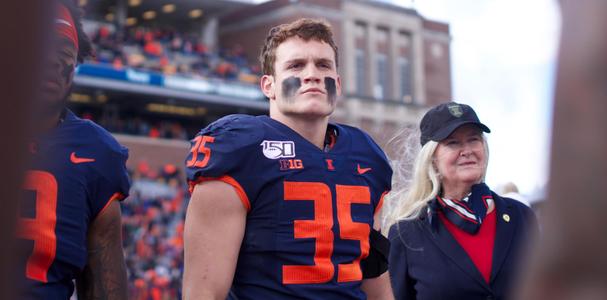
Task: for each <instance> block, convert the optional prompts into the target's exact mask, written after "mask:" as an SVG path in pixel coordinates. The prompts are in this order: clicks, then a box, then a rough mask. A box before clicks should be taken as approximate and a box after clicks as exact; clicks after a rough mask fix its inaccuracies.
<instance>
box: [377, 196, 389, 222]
mask: <svg viewBox="0 0 607 300" xmlns="http://www.w3.org/2000/svg"><path fill="white" fill-rule="evenodd" d="M389 192H390V191H385V192H383V193H382V194H381V196H380V197H379V203H377V206H376V207H375V212H374V213H373V216H374V217H375V216H376V215H377V213H378V212H380V211H381V207H382V206H383V205H384V197H386V195H388V193H389Z"/></svg>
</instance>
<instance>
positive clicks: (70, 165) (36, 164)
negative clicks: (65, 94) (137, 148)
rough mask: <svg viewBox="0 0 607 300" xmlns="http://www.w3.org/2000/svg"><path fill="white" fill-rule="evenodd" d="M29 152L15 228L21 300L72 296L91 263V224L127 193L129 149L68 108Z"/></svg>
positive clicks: (67, 297)
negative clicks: (20, 250)
mask: <svg viewBox="0 0 607 300" xmlns="http://www.w3.org/2000/svg"><path fill="white" fill-rule="evenodd" d="M31 151H32V152H33V153H32V161H31V167H30V168H29V170H28V171H27V173H26V178H25V183H24V186H23V187H24V192H25V195H24V197H23V201H22V203H21V205H20V213H19V214H20V217H19V224H18V227H17V230H18V236H19V237H20V238H21V242H20V244H21V246H22V247H23V254H24V255H23V257H22V261H21V263H22V264H20V270H19V272H20V274H23V275H22V276H23V284H22V286H21V287H22V293H21V296H20V297H19V299H69V297H70V296H71V294H72V292H73V289H74V288H73V284H72V280H73V279H74V278H75V277H76V276H78V274H79V273H80V272H81V271H82V269H83V268H84V266H85V265H86V262H87V244H86V241H87V232H88V228H89V225H90V224H91V222H92V221H93V220H94V219H95V217H96V216H97V215H98V214H99V213H100V212H101V211H102V210H103V209H104V208H105V207H106V206H107V205H108V204H109V203H110V202H111V201H113V200H122V199H124V198H125V197H126V196H127V195H128V190H129V179H128V174H127V172H126V166H125V162H126V160H127V157H128V152H127V150H126V148H124V147H122V146H121V145H120V144H118V142H116V140H115V139H114V138H113V137H112V136H111V135H110V134H109V133H108V132H107V131H105V130H104V129H102V128H101V127H99V126H97V125H96V124H94V123H92V122H90V121H86V120H82V119H79V118H77V117H76V116H75V115H74V114H73V113H72V112H70V111H66V114H65V118H64V121H63V122H61V124H59V125H58V126H57V128H55V129H53V130H52V131H51V132H50V133H49V134H48V135H46V136H45V137H44V138H42V139H40V140H38V141H36V143H35V144H33V146H32V149H31Z"/></svg>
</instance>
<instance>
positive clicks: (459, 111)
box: [448, 104, 464, 118]
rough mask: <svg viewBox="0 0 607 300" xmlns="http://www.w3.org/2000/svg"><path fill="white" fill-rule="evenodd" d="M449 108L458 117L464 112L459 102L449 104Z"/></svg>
mask: <svg viewBox="0 0 607 300" xmlns="http://www.w3.org/2000/svg"><path fill="white" fill-rule="evenodd" d="M448 108H449V112H450V113H451V115H452V116H454V117H456V118H459V117H461V116H462V115H463V114H464V111H463V110H462V107H461V106H460V105H459V104H453V105H449V106H448Z"/></svg>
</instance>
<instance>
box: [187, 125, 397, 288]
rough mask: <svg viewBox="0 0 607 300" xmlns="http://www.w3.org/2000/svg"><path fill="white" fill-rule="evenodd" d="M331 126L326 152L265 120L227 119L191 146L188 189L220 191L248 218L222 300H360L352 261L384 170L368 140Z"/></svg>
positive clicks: (382, 186) (363, 243) (364, 244)
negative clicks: (212, 183) (231, 193)
mask: <svg viewBox="0 0 607 300" xmlns="http://www.w3.org/2000/svg"><path fill="white" fill-rule="evenodd" d="M329 126H330V128H331V129H333V130H335V131H336V133H337V138H336V140H335V143H334V144H333V145H332V148H331V149H330V150H329V151H323V150H321V149H319V148H318V147H316V146H315V145H313V144H312V143H310V142H309V141H307V140H306V139H304V138H303V137H302V136H300V135H299V134H297V133H296V132H295V131H293V130H292V129H290V128H289V127H287V126H285V125H283V124H282V123H280V122H278V121H276V120H273V119H271V118H269V117H267V116H259V117H253V116H246V115H231V116H227V117H224V118H222V119H220V120H218V121H216V122H214V123H213V124H211V125H209V126H208V127H207V128H205V129H203V130H202V131H201V132H200V133H199V134H198V135H197V136H196V137H195V138H194V140H192V149H191V151H190V154H189V155H188V157H187V159H186V167H187V175H188V180H189V181H190V185H191V187H193V186H194V185H196V184H197V183H199V182H202V181H205V180H221V181H224V182H226V183H228V184H230V185H232V186H233V187H234V188H235V189H236V191H237V193H238V195H239V197H240V200H241V201H242V203H243V205H244V207H245V208H246V209H247V211H248V214H247V220H246V229H245V235H244V238H243V242H242V246H241V249H240V254H239V258H238V262H237V267H236V272H235V275H234V280H233V284H232V289H231V291H230V295H229V298H230V299H294V298H300V299H366V295H365V294H364V292H362V291H361V289H360V284H361V282H362V272H361V269H360V260H361V259H364V258H365V257H366V256H367V255H368V253H369V232H370V230H371V228H373V217H374V214H375V212H377V211H378V210H379V208H380V206H381V202H382V198H383V195H384V194H385V193H386V192H387V191H388V190H389V189H390V182H391V176H392V170H391V168H390V166H389V164H388V162H387V159H386V157H385V155H384V153H383V152H382V151H381V149H380V148H379V147H378V146H377V145H376V144H375V143H374V142H373V140H372V139H371V138H370V137H369V136H368V135H367V134H365V133H364V132H362V131H360V130H358V129H356V128H353V127H349V126H345V125H338V124H330V125H329ZM209 197H213V196H212V195H209Z"/></svg>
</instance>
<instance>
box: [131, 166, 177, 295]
mask: <svg viewBox="0 0 607 300" xmlns="http://www.w3.org/2000/svg"><path fill="white" fill-rule="evenodd" d="M131 179H132V188H131V191H130V195H129V197H128V198H127V199H126V200H125V201H123V203H122V223H123V240H124V241H123V246H124V251H125V258H126V265H127V270H128V282H129V299H133V300H165V299H181V294H180V291H181V278H182V274H183V228H184V219H185V209H186V207H187V201H188V194H187V188H186V186H185V184H184V182H183V179H182V174H181V173H180V172H179V170H178V168H176V167H175V166H174V165H170V164H169V165H166V166H165V167H164V168H162V169H161V170H159V171H157V170H153V169H151V168H150V167H149V166H148V165H147V164H146V163H145V162H140V163H139V165H138V166H137V168H136V169H135V170H132V174H131Z"/></svg>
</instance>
